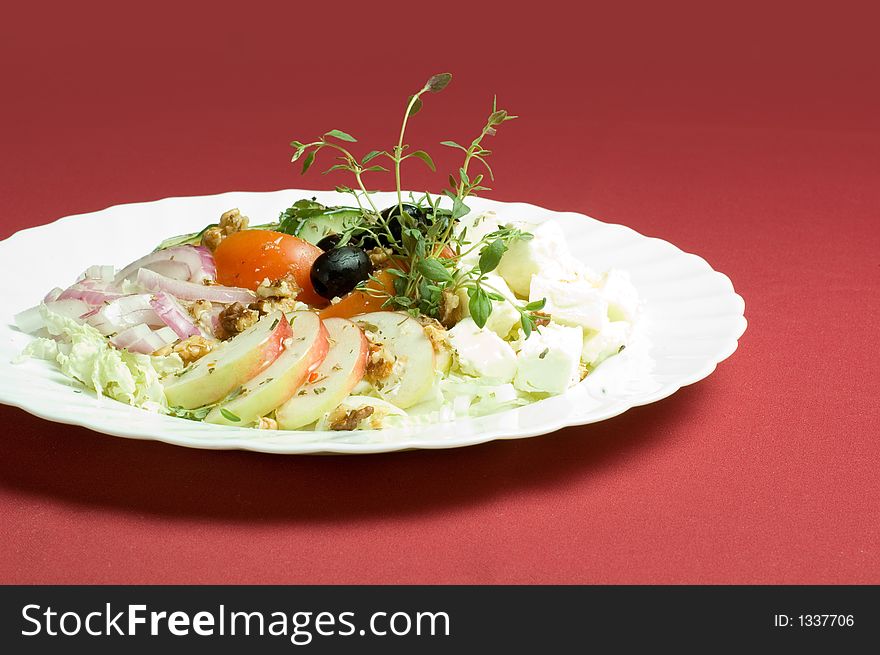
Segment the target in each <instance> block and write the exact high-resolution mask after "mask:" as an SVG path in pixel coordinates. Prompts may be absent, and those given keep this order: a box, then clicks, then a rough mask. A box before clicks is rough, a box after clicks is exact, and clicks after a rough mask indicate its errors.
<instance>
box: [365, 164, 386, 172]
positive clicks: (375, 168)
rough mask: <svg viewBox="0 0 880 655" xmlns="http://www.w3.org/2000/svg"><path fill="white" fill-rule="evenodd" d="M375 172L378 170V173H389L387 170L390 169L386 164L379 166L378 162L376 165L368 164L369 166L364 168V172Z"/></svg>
mask: <svg viewBox="0 0 880 655" xmlns="http://www.w3.org/2000/svg"><path fill="white" fill-rule="evenodd" d="M374 172H378V173H381V172H385V173H387V172H388V169H387V168H385V167H384V166H379V165H378V164H377V165H376V166H368V167H367V168H365V169H364V173H374Z"/></svg>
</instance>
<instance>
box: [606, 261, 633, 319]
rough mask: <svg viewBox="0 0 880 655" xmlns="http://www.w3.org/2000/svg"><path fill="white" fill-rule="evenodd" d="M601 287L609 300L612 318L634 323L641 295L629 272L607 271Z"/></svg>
mask: <svg viewBox="0 0 880 655" xmlns="http://www.w3.org/2000/svg"><path fill="white" fill-rule="evenodd" d="M599 288H600V289H601V290H602V295H603V296H605V299H606V300H607V301H608V316H609V317H610V318H611V320H612V321H628V322H630V323H632V322H633V320H634V319H635V317H636V311H637V310H638V307H639V295H638V293H637V292H636V289H635V287H634V286H633V285H632V282H631V281H630V279H629V273H627V272H626V271H618V270H615V269H612V270H610V271H608V272H607V273H605V275H604V276H603V278H602V280H601V282H600V286H599Z"/></svg>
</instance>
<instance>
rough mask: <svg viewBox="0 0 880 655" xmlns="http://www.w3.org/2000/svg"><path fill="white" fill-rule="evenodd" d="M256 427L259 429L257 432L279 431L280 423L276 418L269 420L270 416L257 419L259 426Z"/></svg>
mask: <svg viewBox="0 0 880 655" xmlns="http://www.w3.org/2000/svg"><path fill="white" fill-rule="evenodd" d="M254 427H255V428H257V430H277V429H278V421H276V420H275V419H274V418H269V417H268V416H261V417H260V418H258V419H257V424H256V425H255V426H254Z"/></svg>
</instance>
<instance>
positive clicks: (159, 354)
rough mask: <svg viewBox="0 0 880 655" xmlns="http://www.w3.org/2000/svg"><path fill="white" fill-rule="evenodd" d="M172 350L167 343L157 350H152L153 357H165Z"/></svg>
mask: <svg viewBox="0 0 880 655" xmlns="http://www.w3.org/2000/svg"><path fill="white" fill-rule="evenodd" d="M172 352H173V350H172V349H171V344H168V345H167V346H162V347H161V348H159V350H157V351H156V352H154V353H153V357H167V356H168V355H170V354H171V353H172Z"/></svg>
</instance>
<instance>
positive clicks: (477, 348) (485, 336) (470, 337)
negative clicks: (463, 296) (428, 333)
mask: <svg viewBox="0 0 880 655" xmlns="http://www.w3.org/2000/svg"><path fill="white" fill-rule="evenodd" d="M449 341H450V343H451V344H452V347H453V348H455V352H456V354H457V355H458V365H459V368H461V370H462V372H464V373H466V374H468V375H474V376H477V377H482V378H491V379H493V380H498V381H499V382H510V381H511V380H513V377H514V375H516V353H514V352H513V348H511V346H510V344H509V343H507V342H506V341H504V340H503V339H502V338H501V337H499V336H498V335H497V334H495V333H494V332H492V330H489V329H487V328H483V329H480V328H478V327H477V324H476V323H474V319H472V318H465V319H462V320H461V321H459V322H458V324H457V325H456V326H455V327H453V328H452V329H451V330H449Z"/></svg>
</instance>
